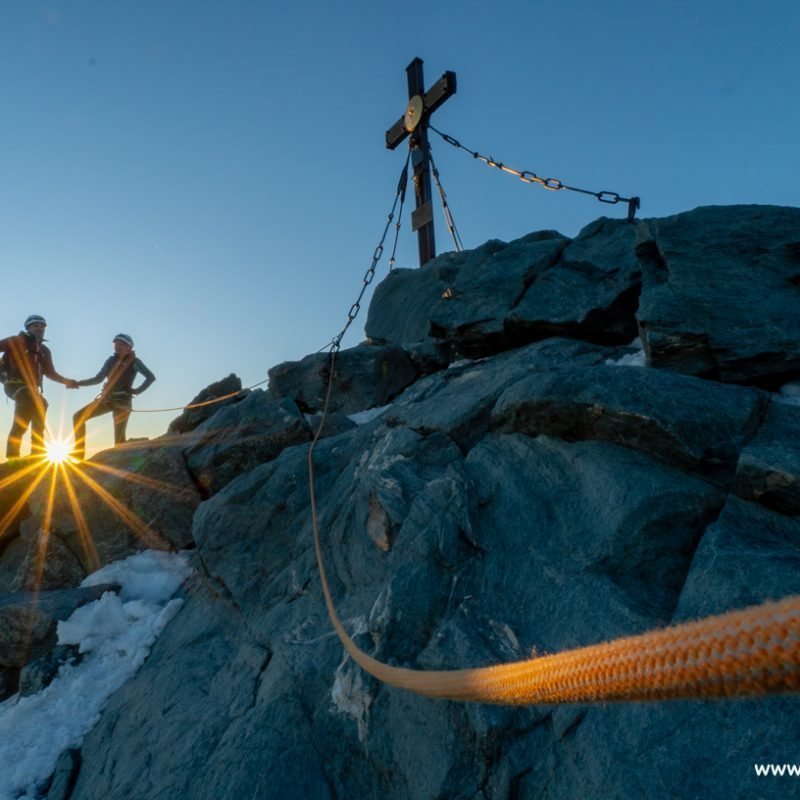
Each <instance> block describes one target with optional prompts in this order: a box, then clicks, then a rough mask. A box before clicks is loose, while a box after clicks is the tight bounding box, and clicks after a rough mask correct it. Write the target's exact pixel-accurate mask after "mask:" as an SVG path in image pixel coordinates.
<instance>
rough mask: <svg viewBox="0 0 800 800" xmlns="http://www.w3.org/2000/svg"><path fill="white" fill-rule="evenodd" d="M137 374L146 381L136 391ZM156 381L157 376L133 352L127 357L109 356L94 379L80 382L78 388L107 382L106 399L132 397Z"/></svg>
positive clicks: (104, 393) (104, 392)
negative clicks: (134, 383)
mask: <svg viewBox="0 0 800 800" xmlns="http://www.w3.org/2000/svg"><path fill="white" fill-rule="evenodd" d="M137 372H138V373H139V374H140V375H141V376H142V377H143V378H144V381H143V382H142V383H141V384H140V385H139V386H137V387H136V388H135V389H134V388H133V381H134V378H135V377H136V373H137ZM155 379H156V376H155V375H153V373H152V372H150V370H149V369H147V367H146V366H145V365H144V364H143V363H142V362H141V361H140V360H139V359H138V358H136V353H134V352H133V351H131V353H129V354H128V355H127V356H118V355H116V353H115V354H114V355H113V356H109V358H107V359H106V362H105V364H103V366H102V367H101V368H100V372H98V373H97V375H95V376H94V378H86V379H84V380H82V381H78V386H94V384H96V383H100V381H102V380H105V381H106V385H105V386H104V387H103V395H104V396H105V397H108V396H109V395H128V396H130V395H134V394H141V393H142V392H143V391H144V390H145V389H146V388H147V387H148V386H150V384H151V383H152V382H153V381H154V380H155Z"/></svg>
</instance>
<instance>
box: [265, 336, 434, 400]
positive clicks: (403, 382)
mask: <svg viewBox="0 0 800 800" xmlns="http://www.w3.org/2000/svg"><path fill="white" fill-rule="evenodd" d="M330 361H331V356H330V354H328V353H314V354H313V355H310V356H306V357H305V358H304V359H302V360H301V361H286V362H284V363H283V364H278V366H276V367H273V368H272V369H271V370H269V393H270V396H271V397H272V398H274V399H275V400H283V399H289V400H292V401H294V402H295V403H296V404H297V407H298V408H299V409H300V410H301V411H303V412H306V413H311V414H313V413H315V412H317V411H321V410H322V408H323V406H324V404H325V394H326V392H327V387H328V379H329V375H330ZM418 377H419V373H418V372H417V370H416V368H415V366H414V363H413V361H412V360H411V358H410V357H409V355H408V353H406V351H405V350H404V349H403V348H402V347H400V346H399V345H394V344H390V345H381V346H376V345H359V346H357V347H351V348H348V349H346V350H342V351H340V352H339V353H338V354H337V355H336V361H335V366H334V375H333V388H332V391H331V399H330V403H329V406H328V410H329V411H340V412H342V413H343V414H352V413H354V412H356V411H363V410H364V409H367V408H374V407H375V406H382V405H385V404H386V403H388V402H389V401H390V400H391V399H392V398H394V397H396V396H397V395H398V394H399V393H400V392H402V391H403V389H405V388H406V386H408V385H409V384H411V383H413V382H414V381H415V380H416V379H417V378H418Z"/></svg>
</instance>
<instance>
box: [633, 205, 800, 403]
mask: <svg viewBox="0 0 800 800" xmlns="http://www.w3.org/2000/svg"><path fill="white" fill-rule="evenodd" d="M649 225H650V228H651V235H650V239H649V241H642V242H640V244H639V248H638V250H637V252H638V253H639V256H640V259H641V261H642V265H643V288H642V297H641V301H640V304H639V310H638V312H637V317H638V320H639V327H640V330H641V334H642V338H643V340H644V343H645V348H646V350H647V354H648V358H649V361H650V364H651V365H653V366H657V367H664V368H667V369H673V370H677V371H678V372H685V373H688V374H690V375H701V376H703V377H709V378H712V379H714V380H719V381H724V382H726V383H748V384H756V385H759V386H763V387H764V388H768V389H775V388H777V387H779V386H780V385H781V384H783V383H786V382H787V381H789V380H796V379H797V378H798V377H800V315H798V314H797V308H798V307H799V306H800V208H784V207H780V206H706V207H702V208H697V209H695V210H694V211H689V212H686V213H683V214H676V215H675V216H672V217H667V218H665V219H659V220H650V221H649Z"/></svg>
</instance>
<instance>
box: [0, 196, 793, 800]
mask: <svg viewBox="0 0 800 800" xmlns="http://www.w3.org/2000/svg"><path fill="white" fill-rule="evenodd" d="M799 310H800V209H796V208H783V207H770V206H730V207H707V208H698V209H695V210H694V211H690V212H687V213H683V214H678V215H676V216H673V217H669V218H665V219H647V220H642V221H638V222H635V223H631V224H629V223H627V222H625V221H621V220H611V219H600V220H597V221H596V222H594V223H592V224H590V225H589V226H587V227H586V228H585V229H584V230H583V231H581V232H580V233H579V234H578V236H576V237H575V238H574V239H569V238H567V237H564V236H562V235H560V234H558V233H556V232H553V231H544V232H538V233H532V234H530V235H528V236H525V237H523V238H521V239H519V240H517V241H514V242H510V243H505V242H500V241H490V242H487V243H486V244H484V245H483V246H481V247H479V248H477V249H475V250H472V251H469V252H460V253H447V254H443V255H441V256H439V257H437V258H436V259H434V260H433V261H431V262H430V263H429V264H427V265H426V266H425V267H423V268H421V269H397V270H394V271H392V272H391V273H390V274H389V275H388V276H387V277H386V278H385V279H384V280H383V282H382V283H381V284H380V285H379V286H378V287H377V288H376V290H375V292H374V296H373V299H372V302H371V305H370V308H369V313H368V316H367V319H366V336H367V339H366V341H365V342H364V343H362V344H360V345H358V346H356V347H352V348H350V349H348V350H345V351H342V352H341V353H339V355H338V357H337V359H336V360H335V362H334V363H333V365H331V362H330V359H329V357H327V356H326V355H320V354H316V355H310V356H308V357H307V358H305V359H303V360H301V361H298V362H290V363H286V364H281V365H278V366H275V367H274V368H273V369H272V370H270V384H269V389H268V391H262V390H254V391H250V392H247V391H244V392H241V393H240V394H235V393H236V392H237V391H239V390H240V389H241V383H240V382H239V381H238V379H237V378H236V376H233V375H231V376H228V378H225V379H223V380H221V381H220V382H219V383H218V384H216V385H214V386H212V387H208V389H206V390H203V391H202V392H200V394H199V395H198V398H202V400H203V401H205V400H208V399H213V398H214V397H223V396H224V397H226V399H225V401H224V403H221V404H220V406H219V407H218V408H215V407H214V406H213V405H211V406H205V407H204V410H203V413H202V414H197V415H195V416H194V417H193V416H191V415H190V414H184V415H182V416H181V418H179V419H178V420H176V421H175V422H174V423H173V425H172V426H171V427H170V431H169V432H168V433H167V434H165V435H164V437H162V438H161V439H156V440H152V441H150V442H134V443H131V444H130V445H128V446H125V447H121V448H117V449H115V450H113V451H107V452H104V453H101V454H98V455H97V456H95V457H94V458H92V459H91V460H90V461H89V462H87V464H86V466H85V467H83V468H81V469H82V470H83V471H84V472H85V474H86V476H87V477H88V478H90V479H91V481H76V482H75V485H74V486H72V487H71V489H69V490H68V489H67V487H58V486H56V487H55V489H53V488H51V487H50V486H49V485H47V484H45V483H43V484H42V485H40V486H38V487H36V488H35V489H34V491H33V492H32V493H31V494H30V496H29V497H26V495H25V491H24V490H25V480H24V479H20V480H13V478H14V474H15V473H14V470H15V469H19V468H17V467H10V466H3V467H0V471H2V474H0V479H5V478H9V480H5V481H4V482H3V483H2V486H3V489H2V496H1V498H0V504H2V508H1V509H0V513H1V514H2V516H3V519H4V523H3V524H4V525H5V530H4V533H3V538H2V540H0V553H1V555H0V592H3V593H5V594H4V595H0V690H3V691H4V692H5V695H6V696H8V695H10V694H12V693H14V692H16V691H17V690H18V688H19V686H20V684H22V685H25V684H26V679H25V676H26V674H27V673H26V670H27V671H28V672H31V671H34V672H36V675H37V676H39V677H38V678H37V680H38V683H37V684H36V685H37V686H39V685H42V684H44V683H46V682H47V681H48V680H51V679H52V677H53V675H54V674H55V673H56V668H54V667H53V666H52V663H53V660H55V661H57V660H58V658H59V657H62V656H60V655H59V649H58V647H57V646H56V642H55V635H54V624H55V622H54V621H55V620H57V619H63V618H64V615H65V614H67V613H69V612H71V610H72V609H74V608H75V607H77V606H79V605H81V604H83V603H86V602H89V601H90V600H92V599H93V598H94V597H96V596H97V590H94V591H89V590H86V589H80V590H79V589H76V588H75V587H77V586H78V584H79V583H80V582H81V581H82V579H83V578H84V577H85V576H86V575H87V574H89V573H90V572H92V571H93V570H95V569H97V568H98V567H99V566H101V565H103V564H106V563H108V562H110V561H112V560H114V559H117V558H121V557H122V556H124V555H127V554H129V553H132V552H135V551H136V550H139V549H144V548H161V549H169V550H185V551H189V552H190V553H191V558H192V565H193V574H192V577H191V578H189V580H188V581H187V582H186V583H185V584H184V586H183V589H182V593H183V597H184V599H185V604H184V606H183V608H182V610H181V611H180V612H179V613H178V615H177V616H176V617H175V619H174V620H173V621H172V622H171V623H170V624H169V625H168V626H167V628H166V629H165V630H164V632H163V633H162V634H161V636H160V637H159V638H158V640H157V641H156V642H155V644H154V646H153V649H152V652H151V654H150V656H149V658H148V660H147V661H146V662H145V663H144V665H143V666H142V667H141V669H140V670H139V672H138V673H137V674H136V676H135V678H133V679H132V680H131V681H130V682H128V683H127V684H126V685H124V686H123V687H122V688H121V689H119V690H118V691H117V692H116V693H115V694H114V695H113V696H112V697H111V699H110V701H109V702H108V704H107V705H106V707H105V709H104V711H103V713H102V715H101V716H100V719H99V721H98V722H97V724H96V725H95V727H94V728H93V729H92V730H91V732H90V733H89V734H88V735H87V736H86V737H85V739H84V741H83V742H82V744H81V745H80V747H79V748H76V749H72V750H68V751H66V752H64V754H63V755H62V757H61V760H60V761H59V762H58V764H56V765H55V771H54V773H53V775H52V777H51V778H50V779H49V781H48V783H47V784H46V785H45V786H43V787H42V796H46V797H48V798H52V800H67V798H70V800H101V799H102V800H110V799H116V800H130V798H136V800H156V798H158V799H159V800H160V799H161V798H170V800H174V799H175V798H192V799H193V800H220V799H221V798H226V799H227V798H231V799H233V798H235V799H236V800H239V798H248V800H249V799H250V798H253V800H259V799H262V800H267V799H271V798H276V799H277V798H281V800H286V799H287V798H301V797H302V798H325V799H326V800H328V799H330V800H334V799H336V800H344V799H345V798H348V799H349V798H379V797H380V798H390V799H391V800H430V799H431V798H442V799H444V798H459V799H461V798H463V799H464V800H478V799H479V798H484V799H485V800H488V799H489V798H513V799H514V800H522V799H523V798H552V800H567V799H568V798H580V797H585V798H593V797H604V798H622V799H623V800H628V799H629V800H640V799H641V798H645V797H652V798H666V797H670V798H672V797H674V798H698V799H699V798H703V800H709V799H711V800H713V798H738V797H759V798H784V797H787V796H789V794H790V793H791V792H792V789H793V786H796V781H797V778H796V777H794V778H793V777H788V776H784V777H780V776H770V777H760V776H758V775H757V774H756V772H755V769H754V765H757V764H770V763H771V764H784V763H796V762H797V752H798V750H797V746H798V742H800V700H798V698H797V697H796V696H768V697H761V698H756V699H737V700H731V699H726V700H713V701H711V700H682V701H667V702H647V703H642V702H636V703H610V704H595V705H575V704H566V705H537V706H528V707H503V706H490V705H484V704H480V703H457V702H450V701H441V700H429V699H425V698H422V697H419V696H417V695H415V694H412V693H409V692H406V691H402V690H399V689H393V688H390V687H387V686H386V685H383V684H381V683H379V682H378V681H376V680H375V679H373V678H372V677H370V676H369V675H367V674H366V673H365V672H363V671H362V670H361V669H360V668H359V667H358V666H356V665H355V664H354V663H353V662H352V661H351V660H350V658H349V657H348V656H346V654H345V652H344V650H343V648H342V645H341V644H340V642H339V640H338V638H337V637H336V635H335V634H334V632H333V629H332V627H331V624H330V622H329V619H328V616H327V614H326V610H325V606H324V603H323V600H322V594H321V589H320V579H319V575H318V572H317V567H316V561H315V555H314V547H313V537H312V523H311V512H310V503H309V475H308V468H307V453H308V449H309V447H310V442H311V439H312V437H313V436H314V434H315V432H316V431H317V429H318V428H319V426H320V424H321V423H323V422H324V424H323V426H322V430H321V438H319V439H318V441H317V443H316V445H315V450H314V468H315V476H314V488H315V495H316V502H317V509H318V518H319V521H320V530H321V536H322V540H323V550H324V558H325V560H326V566H327V571H328V577H329V581H330V583H331V589H332V592H333V595H334V598H335V602H336V605H337V609H338V612H339V615H340V616H341V618H342V620H343V622H344V624H345V627H346V628H347V630H348V631H349V633H350V634H351V635H352V636H353V637H354V638H355V641H356V642H357V643H358V645H359V646H360V647H361V648H362V649H363V650H365V651H366V652H367V653H369V654H370V655H371V656H373V657H374V658H376V659H378V660H380V661H384V662H386V663H389V664H392V665H396V666H404V667H410V668H414V669H451V668H462V667H477V666H485V665H490V664H497V663H504V662H509V661H515V660H520V659H523V658H527V657H530V656H531V654H547V653H556V652H560V651H563V650H566V649H569V648H573V647H578V646H583V645H589V644H594V643H597V642H602V641H606V640H609V639H613V638H616V637H619V636H628V635H633V634H637V633H641V632H644V631H649V630H651V629H655V628H660V627H664V626H667V625H670V624H672V623H678V622H683V621H687V620H692V619H699V618H702V617H705V616H707V615H710V614H716V613H721V612H724V611H727V610H730V609H737V608H743V607H745V606H749V605H754V604H758V603H761V602H763V601H766V600H770V599H779V598H783V597H785V596H788V595H793V594H800V398H798V394H800V393H797V392H795V391H794V389H793V387H792V384H794V383H796V382H798V381H800V313H798V311H799ZM329 382H330V384H331V387H332V393H331V401H330V405H329V413H328V415H327V416H325V418H324V420H323V418H322V417H321V412H322V411H323V406H324V399H325V395H326V389H327V386H328V383H329ZM231 393H233V395H232V396H231ZM209 409H213V413H212V411H211V410H209ZM98 486H99V487H100V490H101V491H98V490H97V489H96V487H98ZM70 492H73V493H74V494H75V498H76V501H77V504H78V506H79V507H80V509H81V510H82V515H78V516H77V518H76V514H75V513H74V510H73V509H74V505H75V503H74V502H72V500H71V498H70ZM49 493H52V494H49ZM115 504H116V506H118V507H119V508H121V509H122V510H123V511H122V512H120V511H119V508H117V507H116V506H115ZM81 520H82V521H81ZM87 534H88V535H87ZM44 550H46V556H45V557H43V556H42V553H43V551H44ZM104 588H109V587H104ZM110 588H111V589H113V587H110ZM20 639H24V640H25V647H24V649H23V648H21V647H20V646H19V645H18V644H17V643H18V642H19V641H20ZM23 650H24V651H23ZM63 657H66V656H63ZM47 658H49V659H50V662H49V664H50V667H49V669H48V670H44V671H43V670H42V669H41V668H39V669H38V671H36V664H41V660H42V659H47ZM43 673H46V674H43ZM42 675H43V677H42ZM28 682H29V681H28ZM792 782H794V783H792Z"/></svg>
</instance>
